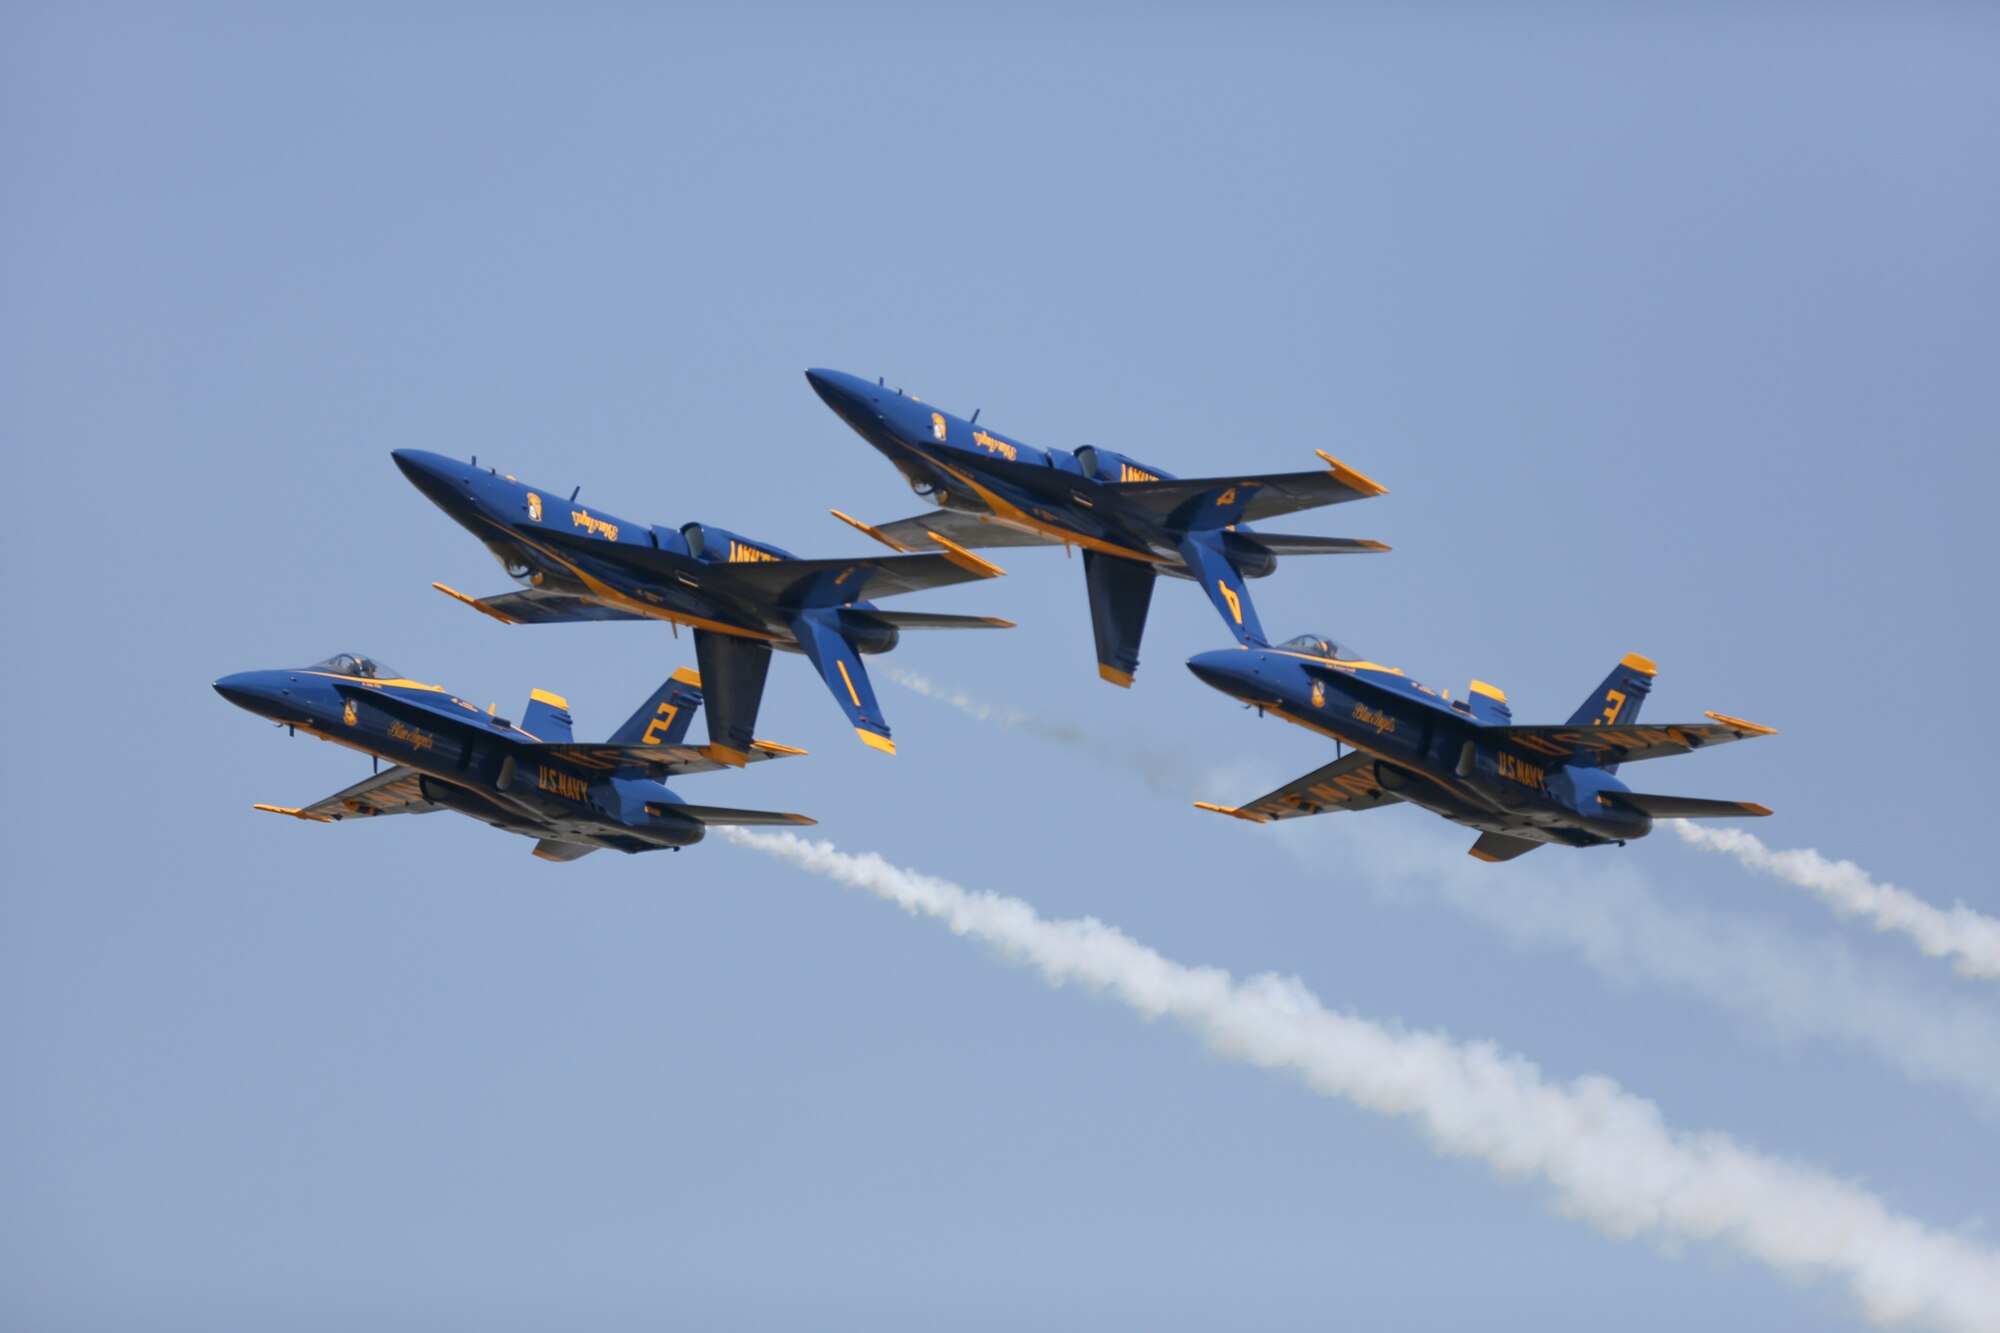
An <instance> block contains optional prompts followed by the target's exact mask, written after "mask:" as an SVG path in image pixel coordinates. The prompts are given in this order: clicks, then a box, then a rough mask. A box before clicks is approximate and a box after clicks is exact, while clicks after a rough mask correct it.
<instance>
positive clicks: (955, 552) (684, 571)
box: [395, 449, 1013, 765]
mask: <svg viewBox="0 0 2000 1333" xmlns="http://www.w3.org/2000/svg"><path fill="white" fill-rule="evenodd" d="M395 459H396V466H397V467H399V468H401V469H402V470H403V475H404V476H406V477H408V478H409V479H410V480H411V481H412V482H414V483H415V484H416V487H417V489H418V490H420V491H422V492H423V493H424V494H425V495H427V496H429V497H430V499H431V500H432V501H433V502H434V503H435V504H436V505H437V506H438V508H440V509H442V510H444V511H445V513H447V514H449V515H451V517H452V518H453V519H455V520H457V522H458V523H459V524H460V525H461V526H462V527H464V528H465V529H466V530H467V531H469V532H471V533H472V535H473V536H475V537H477V538H479V540H480V541H482V542H484V543H485V544H486V547H487V549H488V550H490V551H492V552H493V554H494V556H495V557H496V558H498V559H499V561H500V563H501V564H502V565H503V566H505V567H506V570H507V572H508V574H509V575H511V576H512V577H513V578H515V579H516V580H518V581H519V582H520V583H521V584H523V585H524V586H523V588H522V590H521V591H519V592H511V593H505V594H503V595H501V596H498V597H469V596H467V595H466V594H464V593H462V592H459V591H457V590H455V589H452V588H448V587H446V586H445V585H444V584H442V583H439V584H434V585H432V586H434V587H436V588H437V589H438V591H440V592H442V593H445V594H446V595H448V596H450V597H455V598H457V599H458V600H459V601H461V602H464V603H465V604H466V605H468V606H470V607H473V608H474V609H476V610H479V611H483V612H485V613H486V614H487V615H489V616H492V617H493V618H494V619H495V620H499V621H502V622H504V623H506V624H509V625H520V624H533V625H547V624H556V623H562V622H574V621H585V620H665V621H669V622H671V623H673V624H675V625H677V626H678V625H687V626H690V627H692V628H693V630H694V651H695V659H696V661H697V663H698V664H699V665H700V667H701V677H702V679H703V680H704V681H706V682H707V695H708V709H709V714H708V736H709V741H710V745H709V748H708V754H709V756H710V757H711V758H714V759H718V760H721V761H722V762H723V763H726V764H736V765H740V764H742V763H744V762H745V761H746V760H747V759H748V757H749V752H750V743H751V740H752V738H753V734H754V729H755V727H756V723H757V708H758V705H759V704H760V703H761V702H762V700H763V697H764V677H765V673H766V672H768V671H769V670H770V666H771V650H772V649H773V648H776V649H779V650H780V651H783V652H793V653H802V654H804V655H805V656H806V657H808V658H810V659H812V664H813V666H815V667H816V668H818V670H819V673H820V676H821V677H822V678H823V679H824V680H825V681H826V684H827V688H828V689H829V690H831V691H832V692H833V697H834V701H835V702H836V703H838V704H839V705H840V707H841V709H842V711H844V712H845V713H846V714H847V718H848V721H849V722H851V723H853V725H854V729H855V731H856V732H857V733H858V734H859V735H860V737H861V739H862V740H863V741H864V742H866V743H867V744H869V745H871V746H873V747H874V748H876V749H878V750H885V751H887V752H888V753H890V754H894V753H895V752H896V743H895V742H894V741H893V740H891V739H890V738H889V724H888V723H887V722H886V721H884V720H883V717H882V709H881V706H880V705H879V704H877V703H876V701H875V691H874V689H873V687H872V686H870V685H869V683H868V673H867V671H866V670H865V669H864V668H863V667H862V665H861V655H862V654H864V653H886V652H888V651H889V650H890V649H892V648H894V647H895V646H896V644H897V642H898V641H899V640H900V638H901V636H902V632H903V631H904V630H906V629H994V628H999V629H1005V628H1011V627H1012V624H1013V622H1012V621H1007V620H999V619H996V618H994V617H991V616H961V615H944V614H940V613H937V612H930V611H883V610H880V609H878V608H877V607H876V606H875V604H874V602H873V601H870V600H867V599H868V598H871V597H891V596H895V595H897V594H900V593H906V592H919V591H922V590H923V589H926V588H941V587H944V586H945V585H947V584H952V583H965V582H968V581H970V580H973V579H986V578H993V577H995V576H996V575H999V574H1003V573H1005V572H1006V571H1005V570H1002V569H1000V568H999V567H998V566H997V565H991V564H988V563H987V562H986V561H984V560H982V559H980V558H979V557H978V556H976V555H974V554H972V552H970V551H967V550H965V549H963V548H962V547H960V546H958V545H956V544H954V543H953V542H951V541H950V540H948V539H946V538H943V537H940V538H938V539H937V544H938V547H939V548H940V549H939V550H938V551H937V552H935V553H927V554H923V555H892V556H863V557H859V558H856V559H843V560H801V559H799V558H798V557H796V556H794V555H792V554H791V552H789V551H784V550H780V549H779V548H778V547H776V546H772V545H771V544H770V543H768V542H758V541H752V540H751V539H750V538H748V537H743V536H739V535H738V534H736V533H733V532H730V531H729V530H728V529H726V528H718V527H714V526H712V525H709V524H703V523H688V524H684V525H683V526H681V527H680V528H662V527H647V526H645V525H642V524H638V523H632V522H628V521H627V520H625V519H622V518H617V517H615V516H613V515H611V514H607V513H605V512H604V511H603V510H601V509H597V508H595V507H593V506H589V505H579V504H577V503H576V494H575V492H571V494H570V498H569V499H567V500H565V499H563V498H561V496H560V495H559V494H556V493H552V492H550V491H548V490H546V489H543V488H541V487H535V486H524V485H522V484H521V483H520V482H518V481H516V480H514V478H512V477H508V476H502V475H500V474H499V473H498V472H496V471H494V470H493V469H491V468H481V467H480V466H478V464H477V462H476V461H474V462H472V463H461V462H459V461H458V460H456V459H452V458H445V457H442V456H441V455H438V454H431V453H424V452H422V451H419V450H415V449H398V450H396V451H395Z"/></svg>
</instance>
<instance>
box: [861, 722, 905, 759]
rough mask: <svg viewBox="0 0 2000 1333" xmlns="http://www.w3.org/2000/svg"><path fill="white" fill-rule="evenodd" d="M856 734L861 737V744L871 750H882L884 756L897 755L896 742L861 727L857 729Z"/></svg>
mask: <svg viewBox="0 0 2000 1333" xmlns="http://www.w3.org/2000/svg"><path fill="white" fill-rule="evenodd" d="M854 734H855V735H857V736H859V737H860V738H861V743H862V744H863V745H865V746H867V747H868V748H869V749H871V750H880V751H881V752H882V753H883V754H894V753H896V742H894V741H892V740H890V739H889V738H888V737H887V736H883V735H879V734H877V733H875V732H872V731H868V730H866V729H864V728H861V727H856V728H855V729H854Z"/></svg>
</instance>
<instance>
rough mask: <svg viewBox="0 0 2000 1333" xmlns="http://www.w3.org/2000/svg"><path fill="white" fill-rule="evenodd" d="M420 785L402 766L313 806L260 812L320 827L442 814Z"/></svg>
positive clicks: (263, 807)
mask: <svg viewBox="0 0 2000 1333" xmlns="http://www.w3.org/2000/svg"><path fill="white" fill-rule="evenodd" d="M419 781H420V780H419V778H418V775H417V771H416V770H415V769H413V768H404V767H403V766H401V765H400V764H399V765H397V766H396V767H394V768H385V769H383V770H382V771H381V772H380V773H377V774H376V775H375V776H373V777H371V778H368V779H366V780H365V781H362V782H357V783H355V784H354V785H353V786H352V787H349V788H347V789H346V790H345V791H337V792H335V793H334V794H333V795H331V796H329V797H327V798H326V799H325V800H323V801H315V802H313V803H312V804H311V805H307V806H284V805H260V806H258V807H257V808H258V809H259V810H268V811H270V812H271V813H272V814H274V815H290V816H291V817H292V818H293V819H310V820H312V821H313V822H315V823H320V824H327V823H332V822H333V821H334V820H338V819H346V818H347V817H349V816H350V815H427V814H429V813H430V812H431V811H433V810H442V809H443V808H444V807H443V806H440V805H432V804H431V803H430V802H429V801H427V800H425V799H424V793H423V789H422V787H421V786H420V785H419Z"/></svg>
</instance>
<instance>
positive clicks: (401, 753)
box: [215, 664, 703, 852]
mask: <svg viewBox="0 0 2000 1333" xmlns="http://www.w3.org/2000/svg"><path fill="white" fill-rule="evenodd" d="M215 689H216V692H217V693H219V694H221V695H222V696H223V698H225V699H227V700H229V701H230V702H231V703H233V704H235V705H237V706H238V707H240V708H244V709H247V710H249V711H250V712H253V713H257V714H259V715H261V716H263V717H267V718H269V719H271V720H272V721H274V722H278V723H281V724H283V725H285V726H287V727H291V728H294V729H296V730H298V731H303V732H306V733H307V734H309V735H313V736H317V737H319V738H320V739H321V740H327V741H332V742H334V743H335V744H337V745H344V746H346V747H347V748H349V749H352V750H359V751H360V752H362V753H363V754H368V755H374V756H376V757H377V758H380V759H386V760H388V761H389V762H390V763H393V764H397V765H400V766H402V767H404V768H408V769H412V770H414V771H415V772H416V773H417V774H419V775H420V776H419V781H420V784H421V789H422V794H423V798H424V800H425V801H427V802H429V803H430V804H432V805H437V806H442V807H444V808H446V809H450V810H456V811H458V812H459V813H461V814H466V815H470V816H472V817H473V818H475V819H478V820H480V821H481V822H483V823H487V824H491V825H493V826H494V827H496V828H501V829H505V830H507V831H508V832H511V833H519V834H523V835H525V836H527V837H532V838H554V839H557V840H560V841H563V842H569V843H583V844H588V845H591V846H597V847H608V848H612V849H614V850H618V851H627V852H631V851H644V850H649V849H652V848H659V847H685V846H689V845H692V844H694V843H697V842H699V841H701V838H702V834H703V828H702V825H701V823H700V822H699V821H698V820H695V819H691V818H688V817H686V816H684V815H677V814H675V813H673V811H672V810H671V808H670V807H672V806H674V805H679V804H682V803H683V802H682V800H681V798H680V797H679V796H678V795H676V794H675V793H673V792H672V791H670V790H669V789H668V788H667V787H666V786H665V785H664V784H662V783H658V782H654V781H652V780H651V779H649V778H645V777H637V776H620V775H617V774H611V773H607V772H605V771H603V770H600V769H590V768H585V767H583V766H580V765H578V764H574V763H570V762H568V761H565V760H563V759H562V758H560V757H553V756H549V755H546V754H540V753H537V751H536V749H535V748H534V747H536V746H537V745H538V744H539V743H540V742H541V740H542V738H540V737H537V736H534V735H531V734H529V733H528V732H526V731H524V730H523V729H522V728H521V727H520V726H518V725H516V724H515V723H513V722H512V721H510V720H508V719H506V718H503V717H498V716H495V715H493V714H490V713H485V712H481V711H480V710H479V709H478V708H476V707H475V706H473V705H472V704H470V703H468V702H467V701H465V700H464V699H461V698H459V697H458V696H456V695H453V694H450V693H448V692H446V691H445V690H443V689H441V688H439V687H438V686H435V685H426V684H423V683H422V682H419V681H414V680H408V679H404V678H400V677H391V678H386V679H384V678H375V677H371V676H368V675H363V674H358V673H353V672H342V671H339V670H334V669H329V667H328V666H327V665H325V664H322V665H320V666H315V667H300V668H292V669H280V670H273V671H245V672H240V673H238V674H236V675H233V676H225V677H223V678H222V679H221V680H219V681H217V682H216V683H215ZM351 808H352V810H353V813H354V814H356V815H367V814H372V813H374V811H373V810H372V809H369V808H367V804H366V797H365V796H363V797H360V798H357V799H356V801H355V802H353V803H352V805H351ZM336 817H338V816H336Z"/></svg>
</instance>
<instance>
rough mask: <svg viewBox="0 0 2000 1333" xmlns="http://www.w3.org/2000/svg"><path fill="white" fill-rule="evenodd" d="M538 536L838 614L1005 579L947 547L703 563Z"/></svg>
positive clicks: (648, 550) (677, 576)
mask: <svg viewBox="0 0 2000 1333" xmlns="http://www.w3.org/2000/svg"><path fill="white" fill-rule="evenodd" d="M544 535H545V536H546V537H547V538H548V539H549V540H550V541H552V542H554V543H555V544H556V545H558V546H565V547H568V548H570V549H572V550H578V551H582V552H585V553H587V554H589V555H591V556H594V557H596V558H597V559H599V560H604V561H611V562H616V563H618V564H621V565H624V566H627V567H628V568H631V569H635V570H640V571H643V572H644V573H646V574H648V575H650V576H652V577H655V578H660V579H673V580H678V581H680V582H682V583H693V584H695V585H696V586H700V587H713V588H715V589H717V590H719V591H722V592H725V593H727V592H734V593H736V594H738V595H740V596H743V597H745V598H748V599H751V600H754V601H759V602H773V603H776V604H778V605H781V606H845V605H848V604H849V603H852V602H857V601H860V600H861V599H862V598H864V597H894V596H897V595H899V594H901V593H906V592H921V591H923V590H924V589H926V588H942V587H946V586H948V585H950V584H953V583H970V582H971V581H972V580H974V579H990V578H995V577H997V576H999V575H1001V574H1004V573H1006V572H1007V571H1006V570H1004V569H1001V568H1000V567H999V566H998V565H992V564H988V563H987V562H986V561H984V560H981V559H980V558H979V557H978V556H976V555H974V554H972V552H970V551H967V550H964V549H963V548H960V547H957V546H955V545H953V544H952V543H951V542H949V541H944V542H940V543H938V544H939V545H941V546H943V547H945V549H944V550H943V551H940V552H938V553H936V554H931V553H928V552H927V553H925V554H922V555H885V556H863V557H861V558H859V559H849V560H789V559H788V560H746V561H741V562H737V561H728V562H718V563H706V562H702V561H694V560H689V559H687V558H686V557H684V556H677V555H674V554H672V553H670V552H667V551H661V550H656V549H654V548H652V547H647V546H634V545H629V544H617V543H612V542H605V541H601V540H599V539H597V538H595V537H584V536H579V535H577V534H575V533H568V532H559V531H551V532H548V533H546V534H544Z"/></svg>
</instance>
